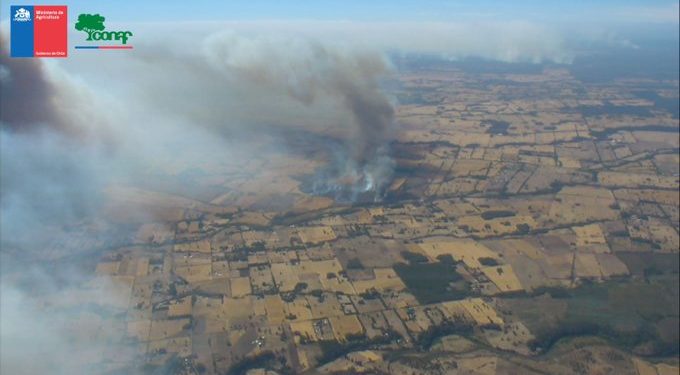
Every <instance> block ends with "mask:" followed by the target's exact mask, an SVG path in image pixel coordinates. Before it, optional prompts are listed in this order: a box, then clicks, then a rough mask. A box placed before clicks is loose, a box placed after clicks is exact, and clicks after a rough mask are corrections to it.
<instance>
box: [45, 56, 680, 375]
mask: <svg viewBox="0 0 680 375" xmlns="http://www.w3.org/2000/svg"><path fill="white" fill-rule="evenodd" d="M656 84H658V85H659V87H662V89H659V90H658V92H659V93H663V94H664V95H666V96H668V95H670V96H671V97H673V98H675V99H677V88H678V82H677V81H676V82H662V83H659V82H657V83H656ZM649 86H650V82H647V81H644V82H643V81H635V80H631V81H626V82H612V83H607V84H604V83H603V84H598V85H595V84H593V85H590V84H587V83H583V82H581V81H578V80H576V79H575V78H574V77H572V76H571V75H570V73H569V72H568V71H566V70H564V69H557V68H546V69H545V70H544V71H543V72H540V73H535V74H509V73H494V74H491V73H489V74H488V75H483V76H480V75H471V74H468V73H465V72H463V71H460V70H457V69H443V68H442V69H432V70H425V71H409V72H404V73H401V74H400V75H399V76H398V77H397V82H396V83H395V87H394V88H393V91H394V92H393V94H394V95H395V97H396V98H397V99H398V100H399V101H400V102H401V105H399V106H398V107H397V117H398V122H399V127H398V131H395V139H394V142H393V144H392V147H393V149H392V154H393V156H394V159H395V164H396V166H395V171H394V176H393V180H392V182H391V183H390V184H389V186H388V187H387V191H386V192H385V195H384V196H383V197H382V200H376V201H367V202H354V203H353V204H348V203H347V202H336V201H335V200H334V199H333V197H331V196H323V197H321V196H312V195H309V194H307V193H305V192H304V191H303V190H304V189H302V186H301V182H300V181H301V180H303V177H301V176H305V175H311V174H312V173H313V172H314V171H316V170H317V169H318V168H320V167H322V166H323V160H316V159H314V160H309V159H308V158H305V157H303V156H291V155H286V156H282V157H281V158H267V157H264V156H263V157H258V158H254V159H252V160H248V161H246V162H245V165H244V166H243V168H244V169H243V170H244V172H243V173H241V174H233V173H225V172H223V171H213V172H211V171H206V172H205V175H204V176H203V175H202V176H203V177H202V180H201V181H198V182H196V183H197V184H199V185H200V184H202V183H206V184H207V182H205V181H210V184H209V186H208V188H206V189H205V191H204V192H203V193H202V194H201V196H200V197H199V196H196V197H185V196H183V195H182V194H180V192H175V193H173V192H157V191H151V190H145V189H141V188H137V187H126V186H116V187H111V188H109V189H108V190H107V194H108V195H109V196H110V198H111V199H110V200H111V203H110V204H109V205H108V206H107V212H108V213H109V214H110V215H111V216H112V217H114V218H116V220H118V221H120V222H121V223H125V225H126V226H128V227H131V228H132V229H131V234H129V236H128V237H126V239H127V240H126V241H127V242H126V243H124V244H123V245H121V244H116V245H115V246H114V245H110V246H109V245H107V246H105V247H106V249H107V250H106V251H102V252H101V253H97V257H99V258H95V259H97V260H98V261H97V262H96V264H89V263H88V265H87V266H88V267H90V268H91V269H92V272H93V273H94V275H95V276H94V281H92V282H90V283H87V284H86V285H85V286H84V287H83V291H82V296H63V295H55V296H51V297H49V299H48V301H47V302H46V303H45V305H46V306H49V307H50V308H55V309H58V308H64V309H68V308H69V306H70V305H71V304H73V303H74V302H73V301H76V300H78V299H80V300H83V301H89V302H88V303H91V304H92V305H93V306H97V308H93V309H92V313H91V316H88V317H83V322H86V323H87V324H91V325H94V326H96V327H97V330H98V331H97V332H99V333H98V334H100V335H102V336H103V337H107V338H109V340H110V341H111V342H115V343H116V345H118V346H120V350H119V352H116V353H114V354H112V356H113V357H115V360H114V359H112V360H108V359H107V358H108V354H107V356H104V355H103V354H100V355H99V357H98V360H99V361H100V362H101V363H106V366H108V367H107V368H108V369H110V370H111V371H112V372H111V373H113V371H119V373H134V372H133V371H132V370H131V369H136V368H141V367H142V366H146V368H149V369H156V370H157V369H162V368H163V366H164V365H165V364H166V363H169V362H171V361H174V360H176V359H181V361H184V362H183V363H185V365H184V366H186V368H188V369H192V368H193V369H197V368H200V369H201V371H198V370H196V372H190V370H187V372H186V373H206V374H224V373H228V372H229V371H236V370H234V369H237V370H238V371H240V370H241V369H244V368H247V369H255V368H258V367H271V368H273V369H276V370H277V371H282V373H283V370H285V371H288V372H287V373H302V372H305V371H318V372H325V373H332V372H333V371H338V372H339V371H344V372H345V373H358V372H364V373H388V372H389V373H395V374H413V373H434V372H431V370H432V368H437V369H441V370H442V373H444V372H445V371H449V370H450V372H447V373H475V374H508V373H522V374H525V373H526V374H538V373H541V374H546V373H550V374H569V373H603V374H604V373H616V374H619V373H620V374H637V375H648V374H649V375H665V374H670V373H677V372H678V367H677V364H678V359H677V343H678V340H679V339H678V337H679V336H680V335H679V334H678V328H677V327H678V322H679V321H680V320H679V316H680V314H679V313H678V309H679V307H678V303H677V293H678V290H677V277H678V248H679V247H680V239H679V235H678V233H679V224H678V222H679V220H680V217H679V215H680V209H678V206H679V203H680V201H679V181H680V180H679V179H678V172H679V170H678V168H679V164H678V163H679V159H678V127H679V124H678V119H677V116H675V117H674V115H673V114H672V113H669V112H668V111H664V110H663V109H662V108H658V107H657V106H656V105H655V104H654V103H653V102H652V101H650V100H647V99H644V98H640V97H638V96H637V95H638V93H639V92H640V91H643V90H649ZM577 93H578V94H577ZM659 95H661V94H659ZM301 154H302V153H301ZM295 155H297V154H295ZM261 170H266V171H273V172H270V173H260V172H259V171H261ZM246 171H249V172H246ZM131 206H140V207H142V208H144V210H146V211H148V216H144V217H140V216H134V215H132V214H130V212H132V210H128V209H127V208H129V207H131ZM135 212H139V210H136V211H135ZM149 218H153V219H152V220H150V219H149ZM74 238H75V237H74ZM73 241H76V240H73ZM71 245H72V244H71ZM63 246H64V244H55V246H54V247H53V248H49V249H46V250H45V254H46V255H45V256H46V257H47V258H48V259H60V257H61V256H62V255H63V254H62V249H63ZM78 246H80V247H82V248H90V247H94V245H93V244H92V243H91V242H83V243H79V244H78ZM103 280H105V281H103ZM107 282H111V283H113V284H114V286H115V287H113V288H111V287H110V285H108V284H106V285H104V284H105V283H107ZM111 290H113V291H111ZM674 297H675V298H674ZM100 307H101V308H100ZM74 324H75V323H74ZM83 324H85V323H83ZM394 353H400V354H399V357H395V356H394ZM513 353H514V354H521V356H515V357H513ZM92 361H93V363H97V360H96V359H93V360H92ZM574 363H579V364H581V363H582V365H578V366H581V367H578V368H576V367H571V366H576V365H574ZM251 365H252V366H251ZM255 365H262V366H255ZM159 371H160V370H159ZM192 371H193V370H192ZM428 371H430V372H428ZM237 373H238V372H237ZM241 373H245V371H243V372H241ZM251 373H263V374H264V373H265V372H264V370H262V372H251ZM312 373H317V372H312Z"/></svg>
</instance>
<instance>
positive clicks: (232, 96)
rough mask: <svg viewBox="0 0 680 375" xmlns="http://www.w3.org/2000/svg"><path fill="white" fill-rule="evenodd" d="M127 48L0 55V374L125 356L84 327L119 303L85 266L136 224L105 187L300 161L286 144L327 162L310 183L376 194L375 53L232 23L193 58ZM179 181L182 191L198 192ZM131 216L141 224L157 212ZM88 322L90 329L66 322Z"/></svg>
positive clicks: (380, 147)
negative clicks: (120, 214) (243, 32)
mask: <svg viewBox="0 0 680 375" xmlns="http://www.w3.org/2000/svg"><path fill="white" fill-rule="evenodd" d="M2 45H3V46H6V45H7V44H6V43H4V42H3V43H2ZM136 48H139V51H138V52H137V51H135V53H134V54H132V53H131V54H117V55H107V56H106V57H105V58H104V56H103V55H101V54H100V55H96V54H89V55H80V56H72V57H69V59H68V60H63V61H50V60H39V59H11V58H9V57H8V56H7V51H6V50H3V51H1V52H0V84H1V85H2V86H1V87H0V89H1V94H2V95H1V97H0V109H1V112H0V142H1V144H0V265H1V266H2V268H1V269H0V271H1V272H0V279H1V283H2V291H1V292H0V308H1V309H2V311H1V312H0V341H1V342H2V343H1V345H0V372H2V373H5V372H7V373H13V374H22V373H26V374H29V373H45V372H47V371H49V372H50V373H54V374H71V373H99V372H101V371H100V370H99V369H97V368H88V367H87V366H90V365H91V364H88V363H87V360H88V358H86V356H80V357H79V358H75V357H74V356H75V355H76V354H80V353H84V352H88V351H92V352H97V353H102V352H111V351H121V350H125V351H126V352H127V350H128V348H125V349H121V348H119V347H115V346H112V345H111V343H110V341H109V340H111V342H116V340H117V339H116V338H115V337H113V338H111V337H107V336H106V335H99V334H98V335H97V337H96V338H95V337H93V336H88V334H92V332H99V331H101V327H98V326H97V324H99V323H98V322H100V321H102V320H106V319H104V318H105V317H107V316H111V315H117V314H123V313H124V312H125V311H126V310H127V308H128V306H127V305H126V304H127V303H128V298H126V296H125V295H123V296H116V295H115V294H116V293H118V286H117V284H116V283H115V279H114V278H109V277H106V276H100V277H94V276H93V271H94V270H93V267H94V264H96V262H97V261H98V260H99V259H100V258H101V256H102V255H104V254H105V253H106V251H107V250H108V249H115V248H120V247H121V246H123V245H129V244H130V243H131V242H126V241H129V238H131V237H125V236H128V235H130V233H128V232H126V231H130V230H132V232H133V233H134V230H136V229H135V228H136V227H135V224H138V223H139V222H134V223H133V222H120V221H115V220H113V219H112V218H110V217H109V216H107V212H106V210H105V209H104V207H105V206H106V205H107V200H108V199H109V198H110V197H109V196H108V195H107V194H106V189H107V188H108V187H110V186H118V185H122V186H131V187H135V186H140V185H141V186H144V184H148V183H149V181H150V180H153V179H154V178H157V177H158V176H165V175H168V176H170V177H168V179H169V180H168V181H175V180H176V178H175V177H176V176H177V174H179V173H181V172H182V171H184V170H187V169H191V168H196V166H202V165H205V164H206V163H213V162H214V163H215V164H220V162H224V163H221V164H220V168H223V169H221V170H220V171H221V173H224V174H228V173H233V172H235V173H242V174H243V175H247V174H248V173H251V172H252V171H251V170H248V168H247V167H244V166H243V165H245V164H246V161H248V160H250V159H253V158H265V159H266V158H268V157H272V158H276V155H284V156H285V155H293V154H295V158H293V160H300V157H299V155H301V154H298V153H296V150H294V148H295V147H296V146H295V145H301V146H303V147H305V148H308V149H313V150H315V152H314V153H312V154H310V155H309V157H310V159H313V161H314V163H315V164H314V165H320V166H321V165H324V164H327V165H328V167H325V168H323V170H322V171H320V172H319V173H317V174H316V175H315V176H313V183H312V186H313V189H311V190H312V191H313V192H315V193H318V194H333V193H334V192H336V191H338V192H343V193H344V194H345V195H347V196H349V197H350V198H351V197H353V196H354V195H356V194H359V193H364V192H368V193H369V194H371V196H375V197H376V198H379V194H378V192H379V190H380V187H381V186H384V185H385V184H386V181H388V180H389V178H390V176H391V170H392V165H393V163H392V161H391V159H390V157H389V153H388V149H387V145H388V142H389V136H390V134H389V130H390V125H391V123H392V121H393V109H392V105H391V104H390V101H389V100H388V98H387V97H386V96H385V95H384V94H383V93H382V92H381V90H380V79H381V77H383V76H384V75H385V74H387V73H388V72H389V65H388V63H387V62H386V61H385V60H384V58H383V56H382V55H381V54H379V53H373V52H368V51H357V50H352V49H344V48H339V47H337V48H333V47H329V46H327V45H322V44H319V43H315V42H310V41H307V40H302V39H295V38H278V39H277V38H252V37H251V38H244V37H240V36H236V35H233V34H219V35H216V36H213V37H210V38H208V39H207V40H206V41H205V44H204V49H203V50H202V52H201V53H197V54H192V53H187V52H185V51H186V50H190V49H185V48H175V47H173V46H166V47H163V46H159V45H157V44H153V45H150V46H148V47H145V46H144V45H143V43H141V42H140V43H139V44H137V46H136ZM104 71H105V72H106V74H102V72H104ZM224 164H228V165H229V166H231V167H227V166H223V165H224ZM199 168H200V167H199ZM228 168H232V170H229V169H228ZM239 168H240V169H239ZM165 171H169V172H165ZM257 172H258V173H259V172H262V171H257ZM164 173H165V174H164ZM265 173H266V171H265ZM173 178H175V179H174V180H173ZM162 181H165V180H162ZM164 184H165V183H164V182H163V183H158V182H156V183H155V185H154V186H160V185H164ZM191 188H192V187H191V185H190V186H189V190H187V192H186V193H187V196H189V197H192V196H193V195H194V193H196V195H198V193H197V192H196V190H198V189H200V187H198V186H196V185H193V189H195V190H194V191H192V190H191ZM126 209H129V210H134V208H132V207H130V208H127V207H126ZM138 211H140V212H134V213H133V214H135V215H138V216H139V217H142V218H144V220H143V221H144V222H153V221H154V220H160V219H158V218H156V217H155V216H153V214H149V213H148V212H146V211H145V210H144V209H143V208H139V209H138ZM119 227H120V228H119ZM130 228H131V229H130ZM116 231H121V232H116ZM119 234H120V235H119ZM72 263H76V264H77V265H74V266H72V267H65V265H68V264H72ZM64 270H66V271H64ZM64 275H66V276H64ZM93 279H94V280H93ZM123 289H124V288H123ZM83 293H85V294H86V295H83ZM48 296H49V297H48ZM98 296H105V297H106V299H105V300H101V299H98V298H97V297H98ZM109 297H110V298H109ZM118 297H120V298H118ZM64 301H65V302H64ZM62 302H63V304H62ZM87 319H90V320H91V321H92V322H93V326H86V325H79V324H80V322H83V321H84V320H87ZM74 327H79V329H75V328H74ZM81 328H82V329H81ZM123 330H124V327H123ZM119 331H120V327H116V329H114V330H112V331H111V332H107V334H108V333H110V334H111V335H113V336H115V335H116V332H119ZM74 332H76V333H78V334H81V333H82V335H83V337H74V336H73V334H74ZM116 345H119V344H116ZM32 356H38V357H40V358H42V359H43V360H42V361H41V363H37V362H36V363H32V358H34V357H32ZM93 357H96V356H94V355H93ZM83 366H85V367H83Z"/></svg>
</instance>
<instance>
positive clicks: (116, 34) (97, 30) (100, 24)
mask: <svg viewBox="0 0 680 375" xmlns="http://www.w3.org/2000/svg"><path fill="white" fill-rule="evenodd" d="M105 20H106V18H104V17H102V16H100V15H99V14H81V15H79V16H78V22H76V30H78V31H83V32H86V33H87V39H86V40H87V41H93V40H119V41H120V42H121V43H123V44H127V41H128V38H129V37H131V36H132V35H133V34H132V32H131V31H104V29H105V28H106V26H104V21H105Z"/></svg>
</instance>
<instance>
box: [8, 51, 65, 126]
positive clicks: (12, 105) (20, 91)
mask: <svg viewBox="0 0 680 375" xmlns="http://www.w3.org/2000/svg"><path fill="white" fill-rule="evenodd" d="M0 42H1V43H0V92H1V93H2V100H0V122H1V123H2V124H3V126H6V127H10V128H12V129H16V130H21V128H23V127H30V126H36V125H40V124H43V125H44V124H46V123H51V124H52V126H60V125H62V121H61V118H60V116H59V114H58V111H57V110H56V107H55V103H54V95H55V89H54V87H53V86H52V85H51V84H50V82H48V81H47V80H46V79H45V71H44V67H43V66H42V64H41V63H40V61H39V60H37V59H12V58H10V57H9V56H8V51H7V48H6V46H7V43H6V39H4V38H2V39H0Z"/></svg>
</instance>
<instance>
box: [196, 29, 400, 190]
mask: <svg viewBox="0 0 680 375" xmlns="http://www.w3.org/2000/svg"><path fill="white" fill-rule="evenodd" d="M207 49H208V51H210V53H209V54H208V58H209V61H210V62H211V64H212V66H213V67H215V68H216V69H219V70H223V71H224V72H225V73H226V74H227V76H228V77H229V78H230V79H231V80H237V81H247V82H249V83H250V84H251V85H254V86H255V87H259V88H260V89H261V90H263V91H266V92H272V91H274V92H276V91H282V90H283V91H285V92H287V93H288V94H289V95H290V96H291V97H292V98H294V99H296V100H298V101H301V102H302V103H304V104H305V105H308V106H312V105H315V104H317V102H320V101H323V100H324V99H326V100H328V99H330V100H331V102H333V101H336V102H337V104H338V105H339V106H340V113H341V114H342V115H343V116H341V117H340V118H339V119H338V120H336V121H339V122H340V123H339V124H334V125H335V126H337V127H339V128H340V129H330V132H331V133H333V132H337V130H340V133H341V137H342V140H341V145H340V146H339V147H336V150H335V152H334V153H333V155H332V156H333V160H332V163H331V165H329V166H328V168H326V169H325V170H324V171H321V172H320V173H319V174H318V175H317V176H316V177H315V179H314V181H313V189H312V191H313V192H314V193H317V194H325V193H329V192H334V191H336V192H340V193H343V195H344V197H345V198H350V199H353V197H355V196H356V194H357V193H362V192H373V193H375V194H374V195H373V196H374V199H378V198H379V197H380V193H381V189H383V188H384V186H385V185H386V183H387V182H388V181H389V178H390V177H391V170H392V168H393V163H392V161H391V159H390V158H389V155H388V149H387V145H388V137H389V135H390V127H391V125H392V123H393V122H394V108H393V106H392V103H391V102H390V100H389V98H388V97H387V96H386V95H385V93H384V92H382V91H381V89H380V86H379V83H380V78H381V77H383V76H384V75H385V74H386V73H387V72H388V70H389V67H388V64H387V62H386V61H385V59H384V58H383V57H382V55H380V54H377V53H370V52H364V53H360V52H357V51H346V50H342V49H332V48H329V47H327V46H324V45H321V44H319V43H315V42H310V41H306V40H277V39H244V38H240V37H237V36H235V35H233V34H222V35H217V36H214V37H212V38H211V39H209V40H208V42H207ZM266 100H267V99H266V96H264V97H263V100H262V102H261V105H262V107H263V108H266V107H267V102H266ZM346 114H349V116H346ZM286 121H290V123H295V119H294V118H293V119H290V120H286ZM290 123H289V124H284V125H291V124H290ZM293 126H295V125H293ZM325 126H327V125H325ZM325 126H324V124H318V123H317V124H312V126H311V129H313V130H314V131H319V130H323V129H324V127H325ZM342 133H344V134H342ZM336 197H338V196H337V195H336Z"/></svg>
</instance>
